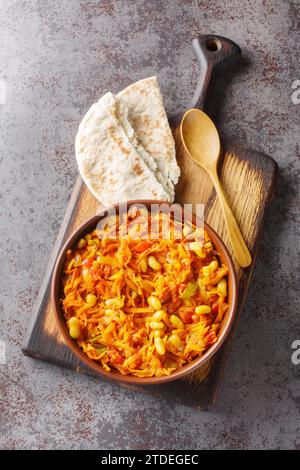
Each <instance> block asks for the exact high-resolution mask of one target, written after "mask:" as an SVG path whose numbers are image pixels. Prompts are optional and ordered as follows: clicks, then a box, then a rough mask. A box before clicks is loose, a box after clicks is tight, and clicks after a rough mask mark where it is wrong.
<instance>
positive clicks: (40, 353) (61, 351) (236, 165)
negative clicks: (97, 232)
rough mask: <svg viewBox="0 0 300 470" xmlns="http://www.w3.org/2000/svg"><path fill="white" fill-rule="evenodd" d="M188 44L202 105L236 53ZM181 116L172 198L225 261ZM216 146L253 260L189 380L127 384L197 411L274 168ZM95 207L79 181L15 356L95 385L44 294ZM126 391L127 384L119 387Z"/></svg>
mask: <svg viewBox="0 0 300 470" xmlns="http://www.w3.org/2000/svg"><path fill="white" fill-rule="evenodd" d="M193 47H194V50H195V53H196V55H197V58H198V60H199V62H200V81H199V85H198V88H197V90H196V93H195V96H194V99H193V103H192V107H196V106H199V107H203V103H204V99H205V95H206V91H207V86H208V83H209V80H210V77H211V74H212V72H213V71H214V68H215V67H216V66H217V65H218V64H220V63H221V62H223V61H225V60H230V59H231V58H232V57H234V56H237V55H239V53H240V50H239V48H238V46H236V45H235V44H234V43H233V42H231V41H229V40H228V39H226V38H222V37H220V36H210V35H209V36H201V37H199V38H197V39H195V40H194V41H193ZM181 115H182V113H180V115H178V116H173V117H172V118H170V122H171V126H172V128H173V131H174V138H175V142H176V152H177V159H178V163H179V165H180V168H181V178H180V182H179V184H178V186H177V188H176V201H177V202H179V203H181V204H184V203H190V204H191V203H192V204H197V203H203V204H205V218H206V221H207V222H208V223H209V224H210V225H211V226H212V227H213V228H214V229H215V230H216V232H217V233H218V234H219V235H220V236H221V238H222V239H223V241H224V242H225V244H226V245H227V247H228V249H229V251H230V253H231V255H232V256H233V254H232V250H231V246H230V242H229V238H228V234H227V231H226V227H225V223H224V220H223V217H222V213H221V208H220V205H219V202H218V200H217V199H216V196H215V192H214V190H213V186H212V183H211V182H210V179H209V177H208V176H207V175H206V173H205V172H204V171H203V170H202V169H201V168H199V167H198V166H197V165H196V164H195V163H194V162H193V161H192V160H191V159H190V158H189V157H188V156H187V155H186V154H185V152H184V150H183V148H182V145H181V142H180V137H179V132H178V122H179V118H180V117H181ZM223 149H224V152H223V158H222V161H221V164H220V178H221V182H222V186H223V188H224V192H225V194H226V196H227V200H228V202H229V204H230V206H231V208H232V210H233V213H234V214H235V216H236V219H237V222H238V223H239V226H240V228H241V231H242V233H243V235H244V237H245V240H246V242H247V245H248V247H249V249H250V251H251V254H252V257H253V263H252V265H251V266H250V267H249V268H247V269H240V268H239V267H238V266H237V264H236V263H235V264H236V268H237V273H238V278H239V307H238V313H237V316H236V321H235V324H234V326H233V328H232V330H231V332H230V334H229V336H228V337H227V339H226V341H225V343H224V345H223V347H222V348H221V349H220V350H219V351H218V353H217V354H216V355H215V356H214V357H213V358H212V359H211V360H210V361H209V362H207V363H206V364H205V365H204V366H202V367H200V368H198V369H197V370H196V371H195V372H193V373H191V374H190V375H188V376H185V377H184V378H182V379H179V380H176V381H174V382H170V383H166V384H162V385H155V386H147V387H146V386H145V387H144V386H143V387H141V386H136V387H132V386H130V388H134V389H136V390H139V391H143V392H146V393H150V394H152V395H156V396H158V397H161V398H165V399H168V400H173V401H177V402H180V403H182V404H185V405H188V406H193V407H196V408H200V409H208V408H210V407H211V406H212V405H213V404H214V402H215V399H216V396H217V391H218V388H219V384H220V379H221V377H222V372H223V370H224V367H225V363H226V360H227V357H228V353H229V350H230V344H231V342H232V338H233V335H234V331H235V328H236V324H237V320H238V318H239V316H240V313H241V310H242V307H243V304H244V301H245V296H246V293H247V289H248V285H249V282H250V278H251V274H252V271H253V266H254V263H255V258H256V255H257V251H258V247H259V242H260V239H261V235H262V229H263V224H264V220H265V215H266V210H267V208H268V206H269V203H270V200H271V198H272V195H273V191H274V186H275V181H276V176H277V171H278V170H277V165H276V163H275V161H274V160H272V159H271V158H270V157H268V156H267V155H264V154H262V153H260V152H256V151H253V150H247V149H244V148H242V147H240V146H239V145H236V144H231V143H223ZM99 209H100V205H99V203H98V201H97V200H96V199H95V198H94V197H93V196H92V195H91V193H90V192H89V191H88V189H87V188H86V186H85V185H84V183H83V182H82V180H81V178H80V177H79V178H78V180H77V182H76V185H75V188H74V191H73V194H72V196H71V199H70V202H69V204H68V208H67V212H66V215H65V218H64V221H63V223H62V227H61V230H60V232H59V234H58V237H57V240H56V243H55V247H54V250H53V253H52V256H51V259H50V261H49V264H48V267H47V270H46V274H45V277H44V280H43V283H42V286H41V289H40V293H39V296H38V299H37V302H36V305H35V308H34V313H33V316H32V320H31V324H30V326H29V329H28V334H27V337H26V339H25V343H24V347H23V352H24V354H26V355H28V356H31V357H34V358H37V359H42V360H45V361H48V362H52V363H54V364H57V365H60V366H63V367H66V368H69V369H73V370H75V371H77V372H84V373H86V374H90V375H93V376H98V377H99V380H105V379H104V378H103V377H102V376H100V375H98V374H97V373H96V372H94V371H93V370H91V369H89V368H88V367H87V366H85V365H84V364H83V363H81V362H80V361H79V360H78V359H77V358H76V357H75V356H74V355H73V353H72V352H71V351H70V349H69V348H68V347H67V346H66V344H65V343H64V340H63V338H62V336H61V335H60V333H59V331H58V328H57V326H56V323H55V318H54V313H53V310H52V304H51V297H50V285H51V277H52V271H53V268H54V264H55V260H56V258H57V255H58V253H59V251H60V248H61V247H62V245H63V243H64V242H65V240H66V239H67V238H68V237H69V236H70V234H71V233H72V232H73V231H74V230H76V229H77V228H78V227H79V226H80V225H81V224H82V223H84V222H85V221H86V220H87V219H88V218H90V217H92V216H93V215H95V214H96V213H97V212H98V211H99ZM233 260H234V257H233ZM234 261H235V260H234ZM120 385H121V384H120ZM116 386H117V385H116ZM123 386H125V385H123ZM126 387H127V388H128V387H129V386H128V385H126Z"/></svg>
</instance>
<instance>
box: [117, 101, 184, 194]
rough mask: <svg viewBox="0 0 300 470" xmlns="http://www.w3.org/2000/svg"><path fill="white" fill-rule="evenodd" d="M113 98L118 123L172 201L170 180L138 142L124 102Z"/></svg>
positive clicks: (172, 189) (172, 190) (172, 186)
mask: <svg viewBox="0 0 300 470" xmlns="http://www.w3.org/2000/svg"><path fill="white" fill-rule="evenodd" d="M114 98H115V99H116V117H117V119H118V120H119V122H120V124H121V125H122V126H123V128H124V131H125V133H126V135H127V137H128V139H129V140H130V142H131V143H132V145H133V146H134V147H135V149H136V150H137V152H138V153H139V154H140V155H141V157H142V159H143V160H144V162H145V163H146V164H147V166H148V167H149V168H150V170H152V171H153V172H154V174H155V177H156V179H157V181H158V182H159V183H160V184H161V185H162V186H163V187H164V188H165V190H166V192H167V193H168V195H169V200H170V201H174V196H175V190H174V185H173V183H172V181H171V180H170V179H168V178H166V177H165V176H164V175H163V174H162V173H161V172H160V170H159V169H158V167H157V163H156V161H155V160H154V158H153V157H152V155H150V154H149V153H148V152H147V150H145V148H144V147H143V145H142V144H141V143H140V142H139V139H138V137H137V135H136V132H135V130H134V129H133V127H132V125H131V123H130V121H129V110H128V108H127V106H126V104H125V102H124V101H123V100H122V99H121V98H120V97H118V96H115V97H114Z"/></svg>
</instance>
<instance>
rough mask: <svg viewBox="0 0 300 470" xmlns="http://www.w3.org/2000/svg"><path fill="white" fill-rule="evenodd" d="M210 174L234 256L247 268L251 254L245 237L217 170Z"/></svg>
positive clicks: (213, 169) (210, 171)
mask: <svg viewBox="0 0 300 470" xmlns="http://www.w3.org/2000/svg"><path fill="white" fill-rule="evenodd" d="M209 174H210V176H211V179H212V182H213V184H214V187H215V190H216V193H217V195H218V197H219V201H220V203H221V207H222V211H223V216H224V219H225V223H226V226H227V230H228V233H229V238H230V241H231V244H232V249H233V252H234V256H235V258H236V260H237V262H238V264H239V265H240V266H241V267H242V268H246V267H247V266H249V265H250V264H251V261H252V260H251V254H250V252H249V250H248V248H247V245H246V243H245V240H244V238H243V235H242V234H241V231H240V229H239V226H238V224H237V222H236V220H235V217H234V215H233V213H232V211H231V209H230V207H229V205H228V203H227V201H226V198H225V196H224V193H223V190H222V187H221V184H220V181H219V177H218V174H217V170H216V169H215V168H210V169H209Z"/></svg>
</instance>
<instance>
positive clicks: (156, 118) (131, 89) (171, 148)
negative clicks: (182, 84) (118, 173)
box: [117, 77, 180, 185]
mask: <svg viewBox="0 0 300 470" xmlns="http://www.w3.org/2000/svg"><path fill="white" fill-rule="evenodd" d="M117 97H119V98H121V99H122V101H123V102H124V103H125V104H126V106H127V108H128V112H129V114H128V117H129V121H130V122H131V125H132V127H133V129H134V132H135V134H136V137H137V139H138V141H139V142H140V143H141V144H142V146H143V147H144V149H145V150H146V152H147V153H148V154H150V155H151V156H152V158H153V159H154V160H155V162H156V164H157V168H158V170H159V171H160V173H161V174H162V175H163V176H164V177H165V179H166V180H169V183H168V185H170V183H171V184H176V183H177V181H178V178H179V176H180V169H179V166H178V165H177V162H176V156H175V145H174V140H173V136H172V132H171V129H170V126H169V123H168V119H167V115H166V112H165V108H164V104H163V99H162V95H161V92H160V89H159V85H158V81H157V78H156V77H149V78H146V79H144V80H140V81H138V82H136V83H134V84H132V85H130V86H128V87H127V88H125V89H124V90H123V91H121V92H120V93H119V94H118V95H117Z"/></svg>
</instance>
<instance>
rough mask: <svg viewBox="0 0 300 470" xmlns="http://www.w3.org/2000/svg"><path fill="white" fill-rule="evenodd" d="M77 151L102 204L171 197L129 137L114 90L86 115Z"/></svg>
mask: <svg viewBox="0 0 300 470" xmlns="http://www.w3.org/2000/svg"><path fill="white" fill-rule="evenodd" d="M75 150H76V159H77V164H78V168H79V171H80V174H81V176H82V178H83V180H84V182H85V184H86V185H87V187H88V188H89V190H90V191H91V192H92V194H93V195H94V196H95V197H96V198H97V199H98V200H99V201H100V202H101V203H102V204H104V205H106V206H110V205H111V204H116V203H119V202H122V201H125V200H130V199H147V198H150V199H161V200H168V201H169V200H170V195H169V194H168V192H167V190H166V189H165V188H164V187H163V185H162V184H161V183H159V182H158V180H157V179H156V177H155V173H154V171H152V170H151V169H150V168H149V166H148V165H147V163H146V162H145V161H144V159H143V158H142V157H141V155H140V154H139V152H138V151H137V149H136V148H135V146H134V145H133V144H132V142H131V141H130V140H129V138H128V137H127V134H126V132H125V130H124V127H123V126H122V125H121V123H120V121H119V119H118V118H117V116H116V100H115V98H114V96H113V95H112V94H111V93H106V94H105V95H104V96H103V97H102V98H100V100H99V101H98V102H97V103H95V104H93V106H92V107H91V108H90V109H89V111H88V112H87V113H86V115H85V116H84V118H83V120H82V122H81V124H80V126H79V130H78V133H77V136H76V141H75Z"/></svg>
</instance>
